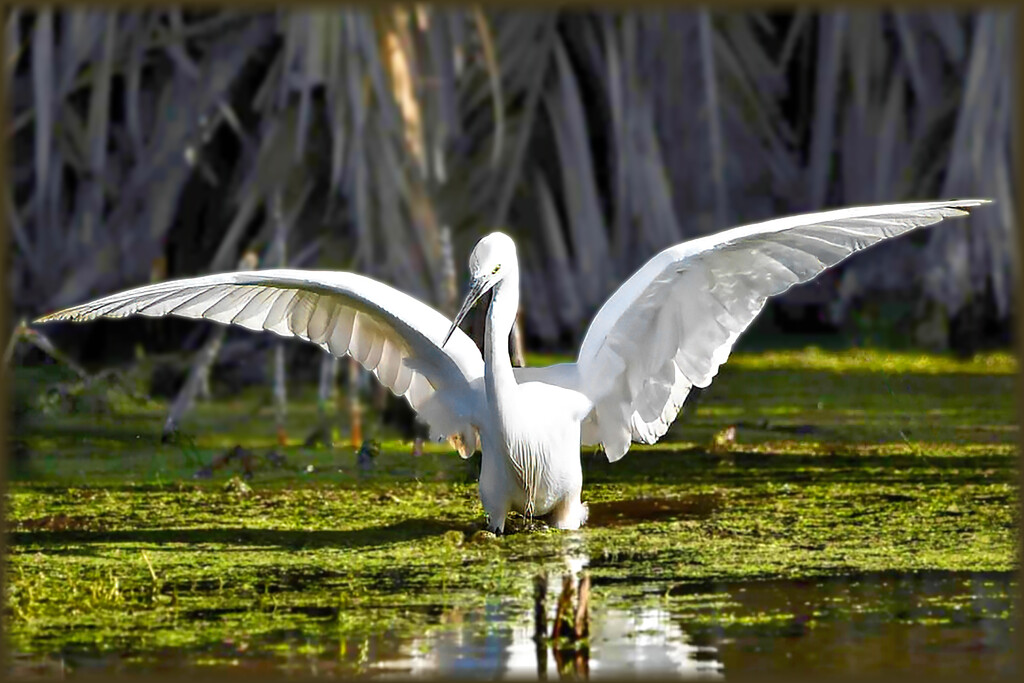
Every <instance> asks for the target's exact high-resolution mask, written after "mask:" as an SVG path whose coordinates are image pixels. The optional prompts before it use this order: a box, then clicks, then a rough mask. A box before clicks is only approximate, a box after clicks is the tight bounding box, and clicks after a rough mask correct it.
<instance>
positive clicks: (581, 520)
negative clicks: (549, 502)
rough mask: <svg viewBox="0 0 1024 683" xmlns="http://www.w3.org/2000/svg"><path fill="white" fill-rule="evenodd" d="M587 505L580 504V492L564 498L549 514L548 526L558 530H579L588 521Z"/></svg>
mask: <svg viewBox="0 0 1024 683" xmlns="http://www.w3.org/2000/svg"><path fill="white" fill-rule="evenodd" d="M588 512H589V511H588V509H587V504H586V503H583V502H580V494H579V492H577V493H575V494H573V495H570V496H566V497H565V498H563V499H562V500H561V501H560V502H559V503H558V504H557V505H555V507H554V508H552V510H551V512H550V513H549V514H548V524H550V525H551V526H553V527H554V528H556V529H569V530H572V529H579V528H580V527H581V526H583V525H584V524H585V523H586V521H587V514H588Z"/></svg>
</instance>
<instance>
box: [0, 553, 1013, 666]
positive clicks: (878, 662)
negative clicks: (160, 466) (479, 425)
mask: <svg viewBox="0 0 1024 683" xmlns="http://www.w3.org/2000/svg"><path fill="white" fill-rule="evenodd" d="M575 559H576V562H570V564H577V566H580V564H583V565H585V560H583V561H582V562H580V558H575ZM570 568H572V567H570ZM1017 585H1018V583H1017V579H1016V577H1015V575H1013V574H1009V573H973V574H972V573H953V572H919V573H913V574H884V573H883V574H866V575H860V576H841V577H829V578H822V579H817V580H801V581H782V580H772V581H745V582H731V583H687V584H675V585H671V584H668V585H666V584H658V583H647V584H644V585H640V586H635V585H629V584H627V583H623V582H609V583H602V581H601V580H600V579H598V580H596V581H595V582H594V585H593V589H592V593H591V601H592V604H593V605H594V606H593V608H592V610H591V612H590V637H589V640H588V641H587V643H586V645H577V646H572V645H568V644H565V647H564V649H559V648H558V646H554V645H551V644H550V642H544V641H542V642H541V643H540V644H539V645H538V642H537V640H536V639H535V637H534V636H535V633H536V630H537V629H536V627H537V624H536V621H535V612H534V607H535V605H534V604H533V603H531V602H530V601H520V602H516V601H494V602H488V603H487V604H486V605H485V606H484V607H483V608H476V609H469V610H463V609H460V608H458V607H448V608H438V609H430V610H429V611H430V612H432V613H433V614H432V615H431V618H430V619H429V620H428V621H429V625H428V626H427V628H426V629H425V630H424V632H423V633H422V634H420V635H415V636H410V635H409V634H407V633H397V632H394V631H391V630H389V629H384V630H382V631H380V632H377V633H372V634H367V635H366V636H365V637H363V638H339V637H338V636H337V634H336V629H335V628H334V623H335V622H336V619H337V616H338V615H337V610H332V609H322V610H318V611H317V610H310V611H309V613H308V614H307V616H309V617H310V618H309V619H308V620H307V621H306V622H304V624H303V626H302V627H301V628H292V629H287V630H281V631H277V632H271V633H269V634H266V635H264V636H261V637H258V638H248V639H238V640H232V639H227V640H224V641H223V642H220V643H217V644H215V645H213V646H209V647H206V648H202V649H200V650H189V649H179V650H175V649H162V650H159V651H153V652H131V653H122V654H119V655H98V654H95V653H90V652H88V651H66V652H63V653H59V654H54V655H50V656H45V657H39V656H29V655H18V654H17V653H16V654H15V659H14V662H13V672H14V673H17V674H20V675H22V676H25V675H28V676H32V675H33V674H53V673H57V672H62V673H68V672H72V671H79V672H99V671H102V672H105V673H113V672H124V673H127V672H136V673H141V672H151V671H182V670H190V669H195V668H197V667H199V668H203V669H208V668H219V667H227V668H231V669H234V670H239V669H242V670H276V671H286V672H293V673H302V674H329V673H338V674H346V675H351V674H362V675H366V676H373V677H378V676H386V675H400V676H405V675H410V674H431V675H433V674H443V675H446V676H447V675H472V676H486V677H496V676H498V677H515V678H546V677H550V676H558V675H559V674H560V673H561V674H563V675H564V674H574V675H576V676H583V677H586V676H589V677H591V678H598V679H599V678H601V677H602V676H604V675H612V674H624V673H625V674H637V675H642V674H651V673H660V674H665V673H671V674H675V675H679V676H682V677H688V678H689V677H697V678H722V677H728V676H729V675H730V674H733V675H738V674H745V673H759V674H760V673H779V674H787V673H790V674H795V673H822V674H855V675H860V674H872V673H882V672H886V673H891V672H893V671H905V672H908V673H914V674H915V675H925V676H929V675H941V674H969V675H976V676H981V677H983V678H991V677H996V676H1010V675H1014V674H1016V673H1018V671H1019V665H1018V664H1017V661H1016V656H1015V654H1014V652H1013V642H1014V640H1015V635H1014V633H1013V630H1014V629H1013V623H1014V621H1015V620H1014V619H1013V618H1012V617H1011V614H1010V611H1011V607H1012V599H1013V598H1012V596H1013V595H1014V594H1015V593H1016V590H1017ZM555 597H556V596H554V595H550V596H549V599H548V600H547V604H545V609H544V612H545V616H546V617H547V619H548V621H549V622H550V620H551V617H552V615H553V608H554V605H553V604H552V603H553V602H554V598H555ZM630 603H635V604H636V606H634V607H630V606H629V604H630ZM189 616H190V618H193V619H216V618H218V616H222V615H212V614H193V615H189ZM549 627H550V623H548V624H547V625H546V626H545V628H544V632H545V633H547V632H548V630H549Z"/></svg>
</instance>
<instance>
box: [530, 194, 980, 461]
mask: <svg viewBox="0 0 1024 683" xmlns="http://www.w3.org/2000/svg"><path fill="white" fill-rule="evenodd" d="M984 203H987V202H986V201H985V200H962V201H948V202H927V203H917V204H894V205H888V206H873V207H870V206H869V207H856V208H850V209H840V210H836V211H826V212H821V213H816V214H807V215H803V216H793V217H788V218H782V219H777V220H773V221H768V222H765V223H759V224H755V225H749V226H744V227H740V228H734V229H732V230H728V231H725V232H722V233H719V234H717V235H711V236H708V237H702V238H699V239H696V240H691V241H690V242H684V243H683V244H679V245H676V246H674V247H670V248H669V249H666V250H665V251H663V252H661V253H659V254H657V255H656V256H654V257H653V258H652V259H651V260H650V261H648V262H647V263H646V264H645V265H644V266H643V267H642V268H640V270H638V271H637V272H636V273H635V274H634V275H633V276H632V277H631V278H629V279H628V280H627V281H626V282H625V283H623V285H622V286H621V287H619V289H618V290H617V291H616V292H615V293H614V294H613V295H612V296H611V297H610V298H609V299H608V301H607V302H605V304H604V306H603V307H602V308H601V310H600V311H598V313H597V315H596V316H595V318H594V320H593V322H592V323H591V325H590V329H589V330H588V331H587V335H586V337H585V338H584V341H583V344H582V346H581V348H580V353H579V357H578V358H577V362H576V363H575V364H563V365H561V366H553V367H552V368H550V369H549V368H540V369H535V370H534V371H533V372H532V373H531V374H530V375H529V376H530V377H532V378H534V379H537V380H541V381H549V382H551V383H554V384H559V385H560V386H565V387H567V388H573V389H576V390H578V391H581V392H582V393H584V394H585V395H586V396H587V397H588V398H589V399H590V400H591V402H592V405H593V407H592V409H591V413H590V414H589V415H588V416H587V417H586V419H585V420H584V421H583V423H582V438H583V442H584V443H585V444H598V443H600V444H602V445H603V446H604V449H605V453H606V454H607V456H608V458H609V460H617V459H619V458H621V457H622V456H623V455H624V454H625V453H626V451H627V450H628V449H629V444H630V441H639V442H642V443H654V442H655V441H657V439H659V438H661V436H663V435H664V434H665V432H666V431H667V430H668V427H669V425H670V424H671V423H672V421H673V420H674V419H675V417H676V415H677V414H678V411H679V409H680V408H681V407H682V405H683V402H684V401H685V400H686V397H687V395H688V394H689V392H690V389H691V388H692V387H694V386H697V387H705V386H707V385H708V384H709V383H710V382H711V380H712V379H713V378H714V376H715V375H716V374H717V372H718V368H719V367H720V366H721V365H722V364H723V363H725V362H726V360H728V358H729V353H730V352H731V350H732V347H733V345H734V344H735V342H736V339H737V338H738V337H739V335H740V334H741V333H742V332H743V330H745V329H746V328H747V327H748V326H749V325H750V323H751V321H753V319H754V318H755V317H756V316H757V314H758V313H759V312H760V311H761V309H762V308H763V307H764V305H765V302H766V301H767V299H768V297H770V296H773V295H775V294H779V293H781V292H784V291H785V290H787V289H788V288H789V287H791V286H793V285H795V284H798V283H801V282H806V281H808V280H810V279H812V278H813V277H815V276H816V275H818V274H819V273H821V272H822V271H823V270H825V269H826V268H829V267H831V266H833V265H835V264H836V263H839V262H840V261H842V260H843V259H845V258H847V257H848V256H850V255H851V254H853V253H855V252H857V251H859V250H861V249H864V248H866V247H869V246H871V245H873V244H877V243H878V242H881V241H882V240H885V239H888V238H890V237H893V236H896V235H900V234H903V233H905V232H907V231H908V230H912V229H914V228H917V227H922V226H926V225H931V224H933V223H937V222H939V221H940V220H942V219H944V218H947V217H951V216H962V215H965V214H966V213H968V211H969V210H970V209H971V208H974V207H976V206H979V205H981V204H984ZM554 368H558V370H557V371H555V370H554ZM545 371H548V372H545ZM524 376H525V375H524Z"/></svg>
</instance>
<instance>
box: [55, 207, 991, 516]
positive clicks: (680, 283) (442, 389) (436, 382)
mask: <svg viewBox="0 0 1024 683" xmlns="http://www.w3.org/2000/svg"><path fill="white" fill-rule="evenodd" d="M983 203H986V202H985V201H984V200H959V201H945V202H927V203H917V204H894V205H889V206H869V207H857V208H849V209H840V210H836V211H826V212H821V213H814V214H807V215H803V216H793V217H789V218H782V219H778V220H772V221H768V222H765V223H758V224H755V225H750V226H744V227H740V228H735V229H732V230H727V231H725V232H722V233H718V234H716V235H710V236H708V237H702V238H700V239H695V240H691V241H689V242H684V243H682V244H679V245H676V246H674V247H670V248H669V249H666V250H664V251H662V252H661V253H659V254H658V255H656V256H655V257H654V258H652V259H651V260H650V261H648V262H647V263H646V264H645V265H644V266H643V267H642V268H641V269H640V270H638V271H637V272H636V273H635V274H634V275H633V276H632V277H630V278H629V279H628V280H627V281H626V282H625V283H624V284H623V285H622V286H621V287H619V289H618V290H617V291H616V292H615V293H614V294H613V295H612V296H611V298H609V299H608V301H607V302H606V303H605V304H604V306H602V307H601V310H600V311H598V313H597V316H596V317H595V318H594V321H593V322H592V323H591V325H590V329H589V330H588V331H587V334H586V337H585V338H584V340H583V344H582V347H581V348H580V352H579V356H578V358H577V360H576V362H575V363H564V364H559V365H553V366H550V367H544V368H513V367H512V364H511V362H510V359H509V354H508V343H507V342H508V335H509V332H510V330H511V328H512V325H513V324H514V322H515V316H516V311H517V309H518V306H519V265H518V260H517V258H516V248H515V243H514V242H513V241H512V239H511V238H509V237H508V236H507V235H504V234H502V233H492V234H491V235H488V236H487V237H485V238H483V239H482V240H480V242H479V243H478V244H477V246H476V247H475V248H474V250H473V253H472V255H471V257H470V263H469V266H470V275H471V278H472V281H471V284H470V293H469V295H468V296H467V298H466V301H465V303H464V304H463V306H462V309H461V310H460V312H459V314H458V316H456V319H455V321H454V322H452V321H450V320H448V319H447V318H446V317H445V316H443V315H441V314H440V313H438V312H437V311H435V310H434V309H432V308H431V307H429V306H427V305H426V304H424V303H422V302H420V301H417V300H416V299H414V298H412V297H410V296H408V295H406V294H403V293H402V292H399V291H398V290H395V289H394V288H392V287H389V286H388V285H385V284H383V283H380V282H377V281H375V280H372V279H370V278H367V277H363V276H360V275H355V274H353V273H339V272H329V271H302V270H264V271H252V272H239V273H224V274H218V275H209V276H205V277H197V278H189V279H185V280H175V281H171V282H164V283H160V284H155V285H150V286H147V287H140V288H137V289H132V290H129V291H127V292H122V293H120V294H114V295H111V296H108V297H104V298H102V299H99V300H97V301H93V302H91V303H87V304H82V305H80V306H76V307H73V308H69V309H67V310H64V311H60V312H59V313H55V314H52V315H48V316H46V317H44V318H41V319H40V320H39V321H37V322H46V321H51V320H77V321H84V320H91V319H94V318H98V317H124V316H128V315H133V314H139V315H147V316H163V315H178V316H183V317H186V318H205V319H208V320H214V321H216V322H220V323H230V324H237V325H242V326H243V327H247V328H249V329H251V330H270V331H271V332H276V333H277V334H280V335H285V336H296V337H300V338H302V339H307V340H309V341H312V342H313V343H315V344H319V345H320V346H322V347H323V348H325V349H326V350H328V351H329V352H330V353H332V354H335V355H337V356H343V355H345V354H346V353H348V354H351V355H352V356H353V357H355V359H356V360H357V361H359V362H360V363H361V364H362V365H363V366H364V367H365V368H367V369H368V370H372V371H373V373H374V374H375V375H376V376H377V377H378V379H380V381H381V382H383V383H384V384H385V385H386V386H387V387H388V388H389V389H391V390H392V391H393V392H395V393H396V394H398V395H400V396H405V397H406V399H407V400H408V401H409V403H410V404H411V405H412V407H413V408H414V409H415V410H416V411H417V412H418V414H419V415H420V417H422V418H423V419H424V421H425V422H426V423H427V424H428V425H429V427H430V429H431V433H432V435H433V436H434V437H435V438H445V437H448V438H451V439H452V441H453V442H454V443H455V444H456V446H457V448H458V449H459V452H460V453H461V454H462V455H463V456H464V457H467V456H469V455H470V454H472V452H473V451H474V450H475V447H476V445H477V443H478V442H477V437H479V444H480V448H481V450H482V451H483V462H482V465H481V471H480V499H481V502H482V503H483V506H484V510H485V511H486V512H487V515H488V518H489V520H490V521H489V525H490V527H491V528H493V529H495V530H498V531H500V530H502V529H503V527H504V523H505V518H506V516H507V515H508V513H509V511H511V510H516V511H518V512H522V513H524V514H527V515H537V516H547V517H548V519H549V521H550V523H551V524H552V525H554V526H556V527H559V528H566V529H575V528H578V527H579V526H580V525H581V524H583V522H585V521H586V506H585V505H583V503H582V502H581V500H580V492H581V490H582V485H583V475H582V471H581V468H580V458H579V446H580V443H581V442H582V443H583V444H586V445H596V444H601V445H602V446H603V448H604V452H605V453H606V454H607V456H608V458H609V460H613V461H614V460H618V459H619V458H621V457H622V456H623V455H625V453H626V451H627V450H629V444H630V443H631V442H633V441H636V442H640V443H654V442H655V441H657V440H658V439H659V438H661V436H662V435H664V434H665V432H666V431H667V430H668V427H669V425H670V424H671V423H672V421H673V420H674V419H675V417H676V414H677V413H678V412H679V409H680V407H682V405H683V402H684V401H685V400H686V396H687V394H688V393H689V391H690V389H691V388H692V387H694V386H697V387H705V386H707V385H708V384H710V382H711V380H712V378H714V376H715V374H716V373H717V372H718V368H719V367H720V366H721V365H722V363H724V362H725V361H726V360H727V359H728V357H729V353H730V351H731V350H732V347H733V344H734V343H735V341H736V338H737V337H738V336H739V334H740V333H741V332H742V331H743V330H744V329H746V327H747V326H748V325H749V324H750V322H751V321H752V320H753V319H754V317H755V316H756V315H757V314H758V313H759V312H760V310H761V309H762V307H763V306H764V304H765V300H766V299H767V298H768V297H769V296H772V295H774V294H779V293H780V292H783V291H785V290H786V289H788V288H789V287H791V286H792V285H795V284H798V283H801V282H806V281H808V280H810V279H811V278H813V277H815V276H816V275H818V274H819V273H820V272H822V271H823V270H825V269H826V268H828V267H830V266H833V265H835V264H836V263H838V262H839V261H841V260H843V259H844V258H846V257H847V256H849V255H850V254H853V253H854V252H856V251H859V250H860V249H864V248H865V247H869V246H871V245H872V244H875V243H877V242H880V241H882V240H884V239H887V238H889V237H894V236H896V235H899V234H902V233H904V232H907V231H908V230H912V229H914V228H917V227H922V226H925V225H931V224H933V223H936V222H938V221H940V220H942V219H943V218H947V217H950V216H957V215H963V214H966V213H967V211H968V210H969V209H971V208H973V207H975V206H978V205H980V204H983ZM491 289H493V290H494V294H493V297H492V300H491V306H490V310H489V313H488V319H487V329H486V335H485V343H484V353H483V356H481V354H480V352H479V350H478V349H477V347H476V345H475V344H474V343H473V341H472V340H471V339H470V338H469V337H468V336H466V335H465V334H464V333H463V332H462V331H461V330H459V329H458V324H459V322H460V321H461V319H462V317H463V316H464V315H465V314H466V313H467V312H468V311H469V309H470V308H471V307H472V306H473V304H475V303H476V301H477V300H478V299H479V298H480V297H481V296H482V295H483V294H484V293H485V292H487V291H488V290H491Z"/></svg>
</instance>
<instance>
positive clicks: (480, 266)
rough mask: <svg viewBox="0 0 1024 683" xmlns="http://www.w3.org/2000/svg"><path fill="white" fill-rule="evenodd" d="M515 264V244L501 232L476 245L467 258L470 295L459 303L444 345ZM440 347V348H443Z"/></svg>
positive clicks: (494, 233)
mask: <svg viewBox="0 0 1024 683" xmlns="http://www.w3.org/2000/svg"><path fill="white" fill-rule="evenodd" d="M518 265H519V264H518V262H517V261H516V243H515V242H513V241H512V238H511V237H509V236H508V235H506V234H505V233H503V232H492V233H491V234H490V235H488V236H487V237H484V238H483V239H482V240H480V241H479V242H477V243H476V246H475V247H473V253H472V254H470V255H469V292H468V293H467V294H466V298H465V300H464V301H463V302H462V308H460V309H459V314H458V315H456V316H455V320H454V321H453V322H452V326H451V329H449V330H448V336H446V337H445V338H444V344H447V343H448V340H449V339H451V336H452V333H453V332H455V328H456V327H458V326H459V323H461V322H462V319H463V318H465V317H466V314H467V313H469V311H470V310H471V309H472V308H473V305H474V304H476V302H477V301H479V300H480V297H482V296H483V295H484V294H486V293H487V292H488V291H489V290H490V289H491V287H493V286H494V285H496V284H498V283H499V282H501V281H502V280H503V279H504V278H505V276H506V274H507V273H508V272H509V271H510V270H513V269H515V268H517V267H518ZM444 344H441V346H444Z"/></svg>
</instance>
